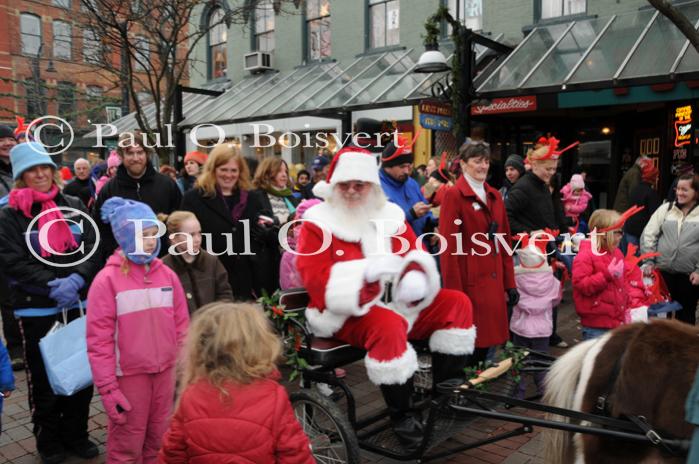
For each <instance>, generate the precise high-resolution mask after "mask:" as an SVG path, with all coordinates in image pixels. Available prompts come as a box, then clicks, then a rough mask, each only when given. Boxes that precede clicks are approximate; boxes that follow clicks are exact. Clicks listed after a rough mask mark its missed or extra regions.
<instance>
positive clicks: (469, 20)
mask: <svg viewBox="0 0 699 464" xmlns="http://www.w3.org/2000/svg"><path fill="white" fill-rule="evenodd" d="M447 5H448V7H449V12H450V13H451V14H452V16H454V18H456V19H458V20H459V21H461V23H462V24H463V25H464V26H466V27H467V28H469V29H471V30H473V31H480V30H482V29H483V0H449V1H448V4H447ZM449 34H451V28H449Z"/></svg>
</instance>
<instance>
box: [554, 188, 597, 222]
mask: <svg viewBox="0 0 699 464" xmlns="http://www.w3.org/2000/svg"><path fill="white" fill-rule="evenodd" d="M591 198H592V194H591V193H590V192H588V191H587V190H585V189H583V190H582V192H581V193H580V195H577V196H574V194H573V189H572V188H571V187H570V184H565V185H564V186H563V188H562V189H561V202H562V203H563V211H565V215H566V216H568V217H572V218H574V219H577V218H578V216H580V215H581V214H582V213H583V212H584V211H585V210H586V209H587V204H588V203H589V202H590V199H591Z"/></svg>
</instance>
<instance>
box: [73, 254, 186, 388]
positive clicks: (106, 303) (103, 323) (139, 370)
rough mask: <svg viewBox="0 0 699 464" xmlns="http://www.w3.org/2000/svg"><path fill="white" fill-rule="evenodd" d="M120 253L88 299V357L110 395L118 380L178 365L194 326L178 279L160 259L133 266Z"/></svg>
mask: <svg viewBox="0 0 699 464" xmlns="http://www.w3.org/2000/svg"><path fill="white" fill-rule="evenodd" d="M120 252H121V250H119V249H118V250H117V251H115V252H114V254H113V255H112V256H111V257H110V258H109V259H108V260H107V264H106V266H105V267H104V269H102V270H101V271H100V272H99V273H98V274H97V276H96V277H95V280H94V281H93V282H92V285H91V286H90V290H89V292H88V295H87V307H88V311H87V354H88V358H89V360H90V367H91V368H92V376H93V380H94V383H95V386H96V387H97V389H98V390H99V391H103V390H105V391H106V390H108V389H109V388H110V387H112V386H113V385H115V384H116V383H117V377H120V376H124V375H134V374H156V373H159V372H162V371H164V370H166V369H168V368H170V367H172V366H173V365H174V364H175V360H176V359H177V355H178V351H179V348H180V347H181V346H182V343H183V342H184V337H185V335H186V333H187V327H188V325H189V311H188V310H187V300H186V299H185V295H184V291H183V290H182V285H181V284H180V280H179V278H178V277H177V275H176V274H175V273H174V272H173V271H172V270H171V269H170V268H169V267H167V266H165V265H164V264H163V262H162V261H161V260H159V259H157V258H156V259H155V260H153V261H152V262H151V263H150V269H147V268H146V266H143V265H137V264H134V263H133V262H130V261H129V263H128V265H129V272H128V274H124V273H123V272H122V270H121V263H122V261H123V259H124V258H123V257H122V256H121V254H120Z"/></svg>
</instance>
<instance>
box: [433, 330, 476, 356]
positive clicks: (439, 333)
mask: <svg viewBox="0 0 699 464" xmlns="http://www.w3.org/2000/svg"><path fill="white" fill-rule="evenodd" d="M475 344H476V326H471V327H470V328H468V329H442V330H436V331H434V332H433V333H432V336H431V337H430V351H432V352H437V353H443V354H453V355H462V354H471V353H473V348H474V346H475Z"/></svg>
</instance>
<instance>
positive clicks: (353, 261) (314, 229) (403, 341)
mask: <svg viewBox="0 0 699 464" xmlns="http://www.w3.org/2000/svg"><path fill="white" fill-rule="evenodd" d="M348 181H363V182H369V183H371V184H373V186H372V187H371V188H373V189H375V190H376V192H377V194H378V195H379V197H380V200H379V201H377V202H376V207H375V208H371V209H367V208H363V209H361V210H360V211H357V212H356V214H348V211H347V210H346V209H345V208H340V207H339V206H340V199H339V198H333V196H334V195H337V190H333V189H334V187H335V186H336V185H337V184H338V183H341V182H348ZM376 186H379V187H376ZM314 193H315V194H316V195H317V196H321V197H323V198H325V199H326V200H329V201H326V202H324V203H321V204H318V205H316V206H313V207H311V208H310V209H308V210H307V211H306V213H305V215H304V220H305V222H304V224H303V226H302V230H301V234H300V237H299V243H298V247H297V250H296V252H297V253H298V255H297V256H296V264H297V267H298V270H299V273H300V274H301V277H302V280H303V283H304V286H305V287H306V290H307V291H308V293H309V296H310V303H309V306H308V309H307V310H306V319H307V321H308V324H309V326H310V328H311V330H312V331H313V333H314V334H316V335H318V336H321V337H335V338H337V339H340V340H343V341H345V342H347V343H349V344H351V345H353V346H356V347H359V348H363V349H365V350H366V351H367V355H366V358H365V364H366V369H367V373H368V376H369V379H370V380H371V381H372V382H373V383H375V384H378V385H395V384H404V383H406V382H407V381H408V380H409V379H410V378H411V377H412V375H413V373H414V372H415V371H416V370H417V367H418V364H417V356H416V353H415V351H414V349H413V348H412V346H411V345H410V344H409V343H408V339H410V340H429V347H430V350H431V351H432V352H433V354H437V356H439V354H440V353H441V354H443V355H456V356H461V357H464V356H465V355H468V354H470V353H472V352H473V347H474V341H475V338H476V329H475V327H474V326H473V322H472V321H473V318H472V307H471V302H470V300H469V299H468V297H467V296H466V295H465V294H464V293H462V292H460V291H456V290H446V289H440V279H439V273H438V272H437V267H436V264H435V259H434V257H433V256H430V255H429V254H427V253H426V252H424V251H422V250H421V249H418V247H417V246H416V237H415V235H414V233H413V232H412V229H411V228H410V227H409V226H408V225H407V224H406V222H405V216H404V213H403V211H402V210H401V208H400V207H398V206H397V205H395V204H393V203H389V202H388V201H386V200H385V196H384V195H383V193H382V192H380V183H379V177H378V166H377V165H376V160H375V158H374V156H373V155H370V154H368V153H366V152H362V151H359V150H356V149H352V150H349V151H344V150H343V151H340V152H339V153H338V154H337V155H336V156H335V158H334V159H333V162H332V164H331V168H330V172H329V173H328V180H327V181H326V182H322V183H319V184H317V185H316V187H315V188H314ZM350 212H351V210H350ZM387 282H390V283H392V286H391V288H392V289H393V291H392V302H391V303H389V304H384V303H383V302H382V301H383V300H384V288H385V287H386V285H385V284H386V283H387ZM403 300H407V301H403ZM449 357H450V356H447V358H449ZM452 364H453V363H452ZM452 371H453V368H452Z"/></svg>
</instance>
